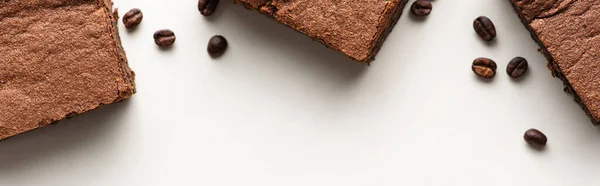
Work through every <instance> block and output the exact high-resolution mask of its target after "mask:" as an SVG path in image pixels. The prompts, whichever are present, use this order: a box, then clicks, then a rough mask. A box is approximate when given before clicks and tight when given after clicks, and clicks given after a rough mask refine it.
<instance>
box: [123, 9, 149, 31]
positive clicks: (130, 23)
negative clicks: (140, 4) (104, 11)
mask: <svg viewBox="0 0 600 186" xmlns="http://www.w3.org/2000/svg"><path fill="white" fill-rule="evenodd" d="M143 18H144V14H142V11H141V10H140V9H137V8H134V9H131V10H129V12H127V13H125V15H123V24H125V28H131V27H135V26H137V25H139V24H140V23H141V22H142V19H143Z"/></svg>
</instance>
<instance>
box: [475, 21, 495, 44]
mask: <svg viewBox="0 0 600 186" xmlns="http://www.w3.org/2000/svg"><path fill="white" fill-rule="evenodd" d="M473 28H474V29H475V32H477V34H478V35H479V37H481V39H483V40H486V41H491V40H493V39H494V38H495V37H496V27H495V26H494V23H493V22H492V20H490V18H487V17H485V16H479V17H478V18H477V19H475V21H473Z"/></svg>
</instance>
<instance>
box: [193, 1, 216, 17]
mask: <svg viewBox="0 0 600 186" xmlns="http://www.w3.org/2000/svg"><path fill="white" fill-rule="evenodd" d="M218 5H219V0H199V1H198V11H200V14H202V15H203V16H209V15H211V14H212V13H213V12H214V11H215V9H217V6H218Z"/></svg>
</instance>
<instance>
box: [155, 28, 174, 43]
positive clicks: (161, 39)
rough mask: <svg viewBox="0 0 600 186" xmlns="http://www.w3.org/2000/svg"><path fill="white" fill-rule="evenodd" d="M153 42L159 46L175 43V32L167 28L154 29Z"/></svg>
mask: <svg viewBox="0 0 600 186" xmlns="http://www.w3.org/2000/svg"><path fill="white" fill-rule="evenodd" d="M154 43H156V45H158V46H161V47H165V46H170V45H172V44H173V43H175V33H173V31H171V30H168V29H164V30H159V31H156V32H154Z"/></svg>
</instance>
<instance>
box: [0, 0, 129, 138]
mask: <svg viewBox="0 0 600 186" xmlns="http://www.w3.org/2000/svg"><path fill="white" fill-rule="evenodd" d="M117 19H118V15H117V12H116V11H115V12H114V13H113V12H112V2H111V1H110V0H107V1H103V0H9V1H1V0H0V28H2V29H0V54H1V55H0V139H5V138H8V137H11V136H14V135H16V134H19V133H23V132H26V131H30V130H33V129H36V128H39V127H42V126H45V125H48V124H50V123H53V122H56V121H59V120H62V119H65V118H69V117H73V116H75V115H78V114H81V113H84V112H87V111H90V110H93V109H96V108H99V107H101V106H102V105H106V104H110V103H114V102H118V101H121V100H123V99H127V98H129V97H130V96H131V95H132V94H133V93H134V92H135V84H134V73H133V72H132V71H131V70H130V69H129V67H128V65H127V59H126V57H125V52H124V51H123V48H122V46H121V43H120V40H119V34H118V31H117V26H116V24H117Z"/></svg>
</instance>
